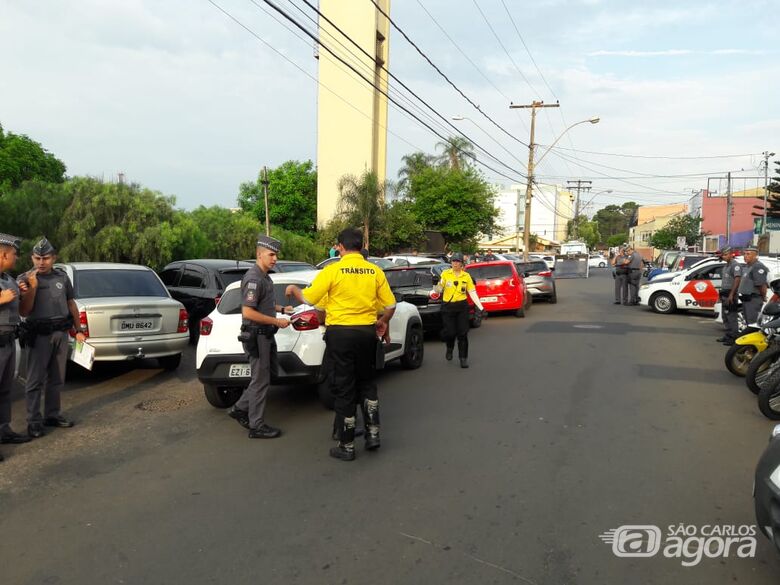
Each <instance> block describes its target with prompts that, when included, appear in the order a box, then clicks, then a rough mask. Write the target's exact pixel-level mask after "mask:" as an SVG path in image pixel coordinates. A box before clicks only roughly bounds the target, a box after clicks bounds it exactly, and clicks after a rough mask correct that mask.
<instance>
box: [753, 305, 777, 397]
mask: <svg viewBox="0 0 780 585" xmlns="http://www.w3.org/2000/svg"><path fill="white" fill-rule="evenodd" d="M761 331H762V332H763V333H764V335H765V336H766V342H767V343H768V347H767V348H766V349H765V350H764V351H762V352H761V353H759V354H757V355H756V356H755V357H754V358H753V359H752V360H751V362H750V365H749V366H748V369H747V372H746V373H745V383H746V384H747V387H748V388H750V390H751V392H753V393H754V394H758V393H759V392H761V390H762V389H764V388H774V387H775V386H776V385H777V384H780V318H776V319H774V320H772V321H769V322H768V323H765V324H764V325H762V326H761Z"/></svg>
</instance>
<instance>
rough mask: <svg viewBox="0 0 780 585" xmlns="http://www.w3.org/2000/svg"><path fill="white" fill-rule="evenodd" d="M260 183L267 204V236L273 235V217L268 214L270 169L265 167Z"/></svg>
mask: <svg viewBox="0 0 780 585" xmlns="http://www.w3.org/2000/svg"><path fill="white" fill-rule="evenodd" d="M260 183H262V185H263V200H264V202H265V235H266V236H270V235H271V217H270V216H269V214H268V183H269V181H268V169H266V168H265V166H264V167H263V173H262V175H261V179H260Z"/></svg>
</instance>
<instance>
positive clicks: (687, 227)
mask: <svg viewBox="0 0 780 585" xmlns="http://www.w3.org/2000/svg"><path fill="white" fill-rule="evenodd" d="M700 229H701V218H700V217H693V216H690V215H688V214H683V215H678V216H677V217H673V218H672V219H670V220H669V223H667V224H666V225H665V226H664V227H662V228H661V229H659V230H658V231H656V232H655V233H654V234H653V235H652V236H651V237H650V242H649V243H650V245H651V246H652V247H653V248H661V249H663V250H673V249H676V248H677V238H679V237H684V238H685V241H686V243H687V245H689V246H693V245H695V244H697V243H700V242H701V240H702V238H703V236H705V235H706V234H704V233H700Z"/></svg>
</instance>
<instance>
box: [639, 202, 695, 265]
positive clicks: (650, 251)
mask: <svg viewBox="0 0 780 585" xmlns="http://www.w3.org/2000/svg"><path fill="white" fill-rule="evenodd" d="M687 213H688V205H687V204H685V203H674V204H671V205H640V206H639V207H637V210H636V214H635V216H634V220H632V222H631V227H630V228H629V230H628V243H629V244H631V245H632V246H633V247H634V249H635V250H636V251H637V252H639V253H640V254H641V255H642V257H643V258H645V259H646V260H652V259H653V258H654V257H655V249H654V248H653V247H652V246H651V245H650V238H652V237H653V234H655V232H657V231H658V230H660V229H662V228H664V227H666V225H667V224H668V223H669V222H670V221H671V220H672V219H673V218H675V217H679V216H682V215H686V214H687Z"/></svg>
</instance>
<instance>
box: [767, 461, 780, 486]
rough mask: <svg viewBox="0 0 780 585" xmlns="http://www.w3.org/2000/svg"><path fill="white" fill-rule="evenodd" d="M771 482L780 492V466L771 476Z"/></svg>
mask: <svg viewBox="0 0 780 585" xmlns="http://www.w3.org/2000/svg"><path fill="white" fill-rule="evenodd" d="M769 481H771V482H772V483H773V484H775V487H776V488H777V489H779V490H780V465H778V466H777V467H776V468H775V470H774V471H773V472H772V475H770V476H769Z"/></svg>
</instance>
